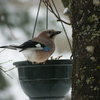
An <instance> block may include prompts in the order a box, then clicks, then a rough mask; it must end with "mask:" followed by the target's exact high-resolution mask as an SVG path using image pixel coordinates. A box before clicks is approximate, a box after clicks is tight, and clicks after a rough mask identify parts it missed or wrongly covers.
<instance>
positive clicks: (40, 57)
mask: <svg viewBox="0 0 100 100" xmlns="http://www.w3.org/2000/svg"><path fill="white" fill-rule="evenodd" d="M60 33H61V31H56V30H54V29H49V30H44V31H42V32H40V34H39V35H38V36H37V37H34V38H32V39H30V40H28V41H26V42H24V43H23V44H21V45H8V46H0V48H7V49H13V50H18V51H19V52H22V53H23V55H24V56H25V57H26V59H27V61H29V62H32V63H44V62H46V61H47V60H48V58H49V57H50V56H51V55H52V54H53V53H54V51H55V42H54V40H55V37H56V36H57V35H58V34H60Z"/></svg>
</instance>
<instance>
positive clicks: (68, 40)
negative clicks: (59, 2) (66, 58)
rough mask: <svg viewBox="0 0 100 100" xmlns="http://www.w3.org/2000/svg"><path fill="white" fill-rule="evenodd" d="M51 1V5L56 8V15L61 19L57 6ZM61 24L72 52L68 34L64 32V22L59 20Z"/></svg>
mask: <svg viewBox="0 0 100 100" xmlns="http://www.w3.org/2000/svg"><path fill="white" fill-rule="evenodd" d="M48 1H49V0H48ZM51 1H52V4H53V6H54V8H55V10H56V12H57V14H58V17H59V18H60V19H61V17H60V14H59V12H58V9H57V7H56V5H55V3H54V1H53V0H51ZM61 24H62V27H63V30H64V32H65V35H66V38H67V40H68V43H69V47H70V50H71V52H72V47H71V43H70V40H69V37H68V35H67V32H66V29H65V26H64V24H63V22H62V21H61Z"/></svg>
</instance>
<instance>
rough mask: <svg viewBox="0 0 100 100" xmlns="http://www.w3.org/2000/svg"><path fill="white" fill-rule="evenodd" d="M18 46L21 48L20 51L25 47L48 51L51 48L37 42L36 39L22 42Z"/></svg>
mask: <svg viewBox="0 0 100 100" xmlns="http://www.w3.org/2000/svg"><path fill="white" fill-rule="evenodd" d="M18 48H20V49H21V50H20V52H21V51H23V50H25V49H27V48H35V49H37V50H44V51H50V50H51V48H50V47H48V46H46V45H45V44H43V43H40V42H37V41H32V40H29V41H27V42H24V43H23V44H22V45H20V46H19V47H18Z"/></svg>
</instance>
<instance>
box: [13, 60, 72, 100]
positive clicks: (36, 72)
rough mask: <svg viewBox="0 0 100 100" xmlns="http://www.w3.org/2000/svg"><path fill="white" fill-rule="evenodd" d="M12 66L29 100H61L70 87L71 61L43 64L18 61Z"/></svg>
mask: <svg viewBox="0 0 100 100" xmlns="http://www.w3.org/2000/svg"><path fill="white" fill-rule="evenodd" d="M14 65H15V66H16V67H17V68H18V74H19V80H20V84H21V86H22V88H23V90H24V92H25V93H26V94H27V95H28V96H29V98H30V100H62V99H64V98H65V95H66V94H67V92H68V91H69V89H70V87H71V72H72V61H71V60H48V61H47V62H46V63H45V64H32V63H31V62H28V61H20V62H15V63H14Z"/></svg>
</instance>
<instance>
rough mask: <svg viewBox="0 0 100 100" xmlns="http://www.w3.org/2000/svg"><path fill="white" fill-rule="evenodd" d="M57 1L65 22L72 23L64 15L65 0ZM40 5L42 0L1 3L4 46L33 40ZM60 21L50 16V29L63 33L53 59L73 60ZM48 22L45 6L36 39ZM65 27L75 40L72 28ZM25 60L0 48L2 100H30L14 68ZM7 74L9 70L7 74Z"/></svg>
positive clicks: (3, 0) (0, 38)
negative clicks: (14, 63) (16, 63)
mask: <svg viewBox="0 0 100 100" xmlns="http://www.w3.org/2000/svg"><path fill="white" fill-rule="evenodd" d="M54 2H55V4H56V6H57V8H58V10H59V13H60V15H61V17H62V19H64V20H65V21H66V22H70V21H69V19H68V18H67V17H66V16H64V15H63V10H64V7H63V5H62V2H61V0H54ZM38 5H39V0H0V46H2V45H9V44H16V45H19V44H22V43H23V42H25V41H27V40H29V39H31V38H32V34H33V33H32V32H33V28H34V23H35V18H36V13H37V9H38ZM56 20H57V19H56V17H55V16H54V15H53V14H51V13H49V29H55V30H60V31H62V34H60V35H59V36H58V37H57V38H56V40H55V42H56V51H55V53H54V54H53V57H54V58H55V57H58V56H62V58H63V59H69V58H70V56H71V51H70V48H69V45H68V41H67V38H66V36H65V34H64V32H63V29H62V26H61V24H60V22H57V21H56ZM45 21H46V8H45V6H44V4H42V6H41V10H40V13H39V19H38V23H37V27H36V30H35V36H37V35H38V34H39V33H40V32H41V31H43V30H45V27H46V25H45ZM65 28H66V31H67V34H68V36H69V39H70V41H71V40H72V39H71V35H72V29H71V26H69V25H65ZM22 60H25V58H24V56H23V54H21V53H19V52H18V51H14V50H3V49H0V100H29V99H28V97H27V96H26V95H25V94H24V92H23V90H22V89H21V86H20V83H19V80H18V72H17V68H15V67H14V66H13V62H16V61H22ZM10 69H12V70H10ZM4 71H7V72H6V74H5V72H4ZM9 75H10V76H9ZM66 100H70V91H69V93H68V95H67V96H66Z"/></svg>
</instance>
